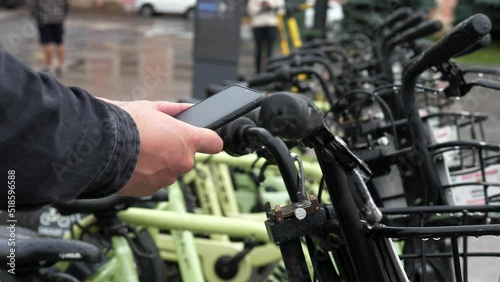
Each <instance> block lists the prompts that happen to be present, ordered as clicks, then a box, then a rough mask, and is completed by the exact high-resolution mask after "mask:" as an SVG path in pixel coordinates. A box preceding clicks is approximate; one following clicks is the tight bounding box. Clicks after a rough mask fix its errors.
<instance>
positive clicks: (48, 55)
mask: <svg viewBox="0 0 500 282" xmlns="http://www.w3.org/2000/svg"><path fill="white" fill-rule="evenodd" d="M43 53H44V55H45V66H44V70H46V71H49V70H50V67H51V66H52V54H53V53H54V48H53V47H52V44H51V43H46V44H44V45H43Z"/></svg>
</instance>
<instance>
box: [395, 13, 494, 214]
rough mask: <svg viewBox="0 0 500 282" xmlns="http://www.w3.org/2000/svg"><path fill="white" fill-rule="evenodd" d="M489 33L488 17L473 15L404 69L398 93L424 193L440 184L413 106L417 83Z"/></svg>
mask: <svg viewBox="0 0 500 282" xmlns="http://www.w3.org/2000/svg"><path fill="white" fill-rule="evenodd" d="M490 30H491V21H490V20H489V19H488V17H486V16H485V15H483V14H476V15H474V16H472V17H470V18H468V19H466V20H465V21H463V22H462V23H460V24H459V25H457V26H456V27H455V28H453V29H452V30H451V31H450V32H449V33H448V34H447V35H446V36H444V37H443V38H442V39H441V40H439V41H438V42H436V43H435V44H433V45H432V46H431V47H429V49H427V50H426V51H424V52H423V53H422V54H421V55H420V56H418V57H416V58H415V59H414V60H412V61H411V62H410V63H409V64H408V65H407V66H406V68H405V71H404V73H403V80H402V81H403V87H402V89H401V93H402V99H403V104H404V110H405V111H406V114H407V120H408V125H409V128H410V133H411V137H412V140H414V142H413V149H414V150H415V153H416V154H418V155H419V156H420V158H421V161H419V162H418V165H417V166H418V167H419V170H420V172H421V174H422V175H421V177H422V178H423V179H426V186H427V187H426V189H427V190H428V191H438V189H441V182H440V180H439V176H438V175H437V172H436V170H435V169H434V162H433V159H432V157H431V155H430V153H429V150H428V149H427V144H426V141H425V140H427V135H426V132H425V129H424V125H423V123H422V120H421V118H420V115H419V111H418V107H417V105H416V103H415V85H416V83H417V79H418V77H419V76H420V74H422V73H423V72H424V71H425V70H426V69H428V68H429V67H431V66H435V65H440V64H442V63H444V62H446V61H448V60H449V59H450V58H452V57H454V56H456V55H458V54H460V53H462V52H464V51H465V50H468V49H469V48H470V47H472V46H474V44H476V43H477V42H478V41H479V40H480V39H481V38H482V37H483V36H484V35H486V34H488V33H489V32H490ZM434 200H435V199H427V196H425V199H424V204H429V203H428V202H433V201H434Z"/></svg>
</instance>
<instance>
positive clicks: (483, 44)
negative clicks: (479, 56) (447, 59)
mask: <svg viewBox="0 0 500 282" xmlns="http://www.w3.org/2000/svg"><path fill="white" fill-rule="evenodd" d="M490 44H491V34H486V35H485V36H483V38H481V40H479V42H477V43H476V44H474V46H472V47H470V48H469V49H467V50H466V51H465V52H462V53H460V54H458V55H456V56H455V58H457V57H460V56H465V55H468V54H472V53H474V52H476V51H477V50H481V49H483V48H484V47H487V46H489V45H490Z"/></svg>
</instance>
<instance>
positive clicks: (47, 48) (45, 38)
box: [38, 25, 54, 71]
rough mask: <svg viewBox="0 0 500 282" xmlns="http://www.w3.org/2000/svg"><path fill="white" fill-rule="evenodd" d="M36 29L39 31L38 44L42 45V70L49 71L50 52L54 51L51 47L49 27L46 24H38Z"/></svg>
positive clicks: (50, 64)
mask: <svg viewBox="0 0 500 282" xmlns="http://www.w3.org/2000/svg"><path fill="white" fill-rule="evenodd" d="M38 31H39V33H40V44H41V45H42V47H43V56H44V62H43V63H44V66H43V71H50V67H51V66H52V53H53V51H54V50H53V48H52V42H51V33H50V28H49V27H48V26H47V25H40V26H39V27H38Z"/></svg>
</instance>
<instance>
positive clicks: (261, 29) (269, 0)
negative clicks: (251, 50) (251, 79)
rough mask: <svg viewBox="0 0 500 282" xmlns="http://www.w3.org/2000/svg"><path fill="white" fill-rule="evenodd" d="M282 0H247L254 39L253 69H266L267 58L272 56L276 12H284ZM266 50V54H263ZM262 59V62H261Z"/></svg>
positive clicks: (276, 21)
mask: <svg viewBox="0 0 500 282" xmlns="http://www.w3.org/2000/svg"><path fill="white" fill-rule="evenodd" d="M284 11H285V1H284V0H249V1H248V6H247V12H248V15H249V16H250V18H251V24H252V29H253V37H254V41H255V70H256V73H260V72H261V71H262V70H265V69H266V67H265V66H266V65H267V59H268V58H269V57H271V56H272V54H273V49H274V43H275V42H276V37H277V33H278V29H277V26H278V18H277V16H278V14H280V13H284ZM264 52H266V53H265V54H266V56H263V54H264ZM263 59H265V60H264V62H263Z"/></svg>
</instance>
